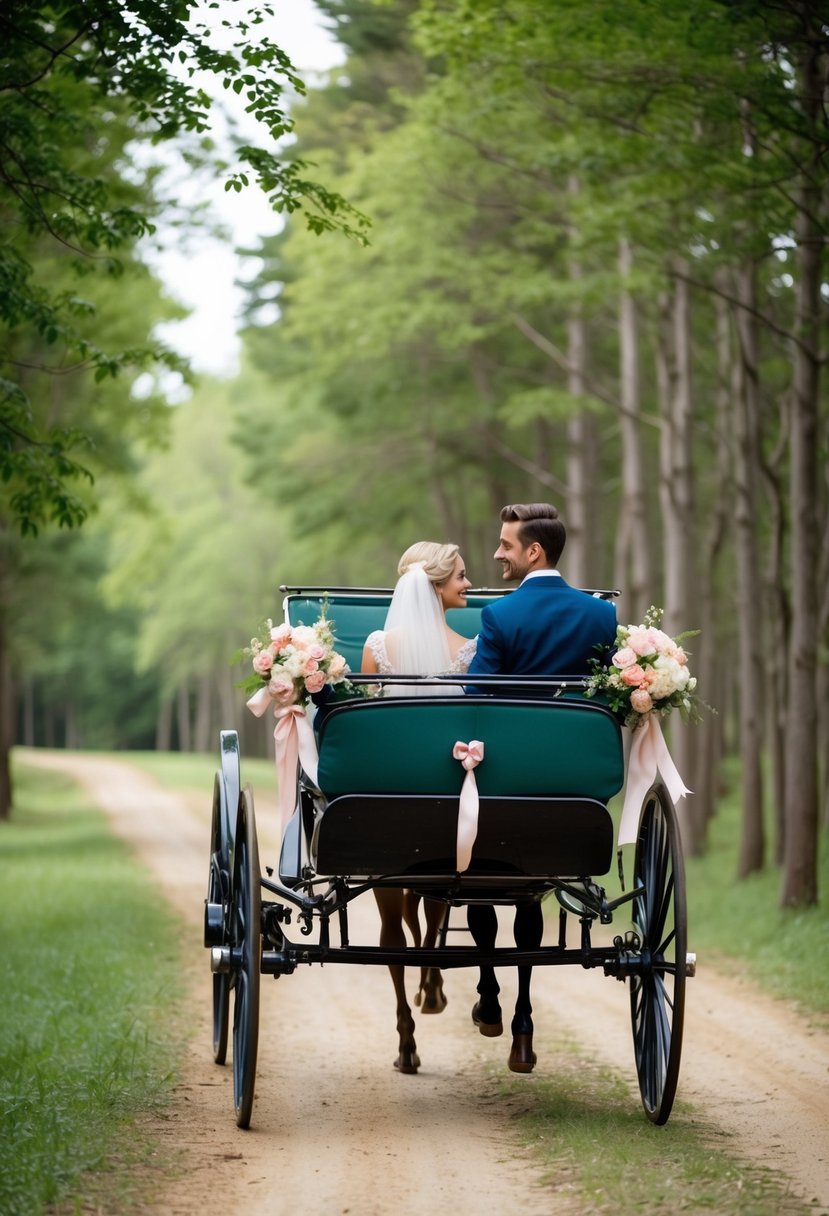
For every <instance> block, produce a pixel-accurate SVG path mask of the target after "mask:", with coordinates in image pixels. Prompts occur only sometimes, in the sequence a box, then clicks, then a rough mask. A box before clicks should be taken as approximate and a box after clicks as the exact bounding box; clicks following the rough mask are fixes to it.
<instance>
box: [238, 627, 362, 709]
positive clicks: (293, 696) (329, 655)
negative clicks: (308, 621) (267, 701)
mask: <svg viewBox="0 0 829 1216" xmlns="http://www.w3.org/2000/svg"><path fill="white" fill-rule="evenodd" d="M242 655H243V656H245V657H247V658H250V660H251V664H252V666H253V670H254V675H252V676H250V677H249V679H248V680H246V681H245V684H244V688H245V691H246V692H249V693H257V692H259V691H260V690H262V689H265V688H266V689H267V691H268V693H269V695H270V697H271V698H272V700H273V701H275V702H276V704H277V705H306V704H307V703H308V700H309V698H310V696H311V695H312V694H313V693H318V692H321V691H322V689H323V688H324V687H325V685H326V684H331V685H337V684H347V683H348V681H347V679H346V675H347V673H348V664H347V663H346V661H345V659H344V658H343V656H342V655H341V654H339V653H338V652H337V651H336V650H335V649H334V634H333V632H332V630H331V622H330V621H329V620H328V619H327V617H325V616H324V615H323V616H321V617H320V619H319V620H318V621H317V622H316V623H315V624H314V625H289V624H287V623H282V624H280V625H274V623H273V621H271V620H267V621H265V624H264V628H263V632H262V636H261V637H257V638H251V640H250V646H246V647H245V648H244V650H243V651H242Z"/></svg>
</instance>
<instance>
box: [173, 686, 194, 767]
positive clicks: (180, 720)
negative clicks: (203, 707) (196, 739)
mask: <svg viewBox="0 0 829 1216" xmlns="http://www.w3.org/2000/svg"><path fill="white" fill-rule="evenodd" d="M176 726H177V727H178V750H179V751H180V752H191V751H192V750H193V734H192V730H191V724H190V690H189V689H188V687H187V685H186V684H180V685H179V687H178V689H177V691H176Z"/></svg>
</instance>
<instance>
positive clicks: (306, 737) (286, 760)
mask: <svg viewBox="0 0 829 1216" xmlns="http://www.w3.org/2000/svg"><path fill="white" fill-rule="evenodd" d="M289 692H290V695H291V696H293V695H294V693H293V691H292V690H289ZM287 695H288V694H286V696H287ZM246 704H247V707H248V709H249V710H250V711H251V713H252V714H256V717H257V718H261V717H262V715H263V714H264V713H265V712H266V711H267V709H268V708H269V706H270V705H273V716H274V717H275V718H276V726H275V727H274V732H273V738H274V748H275V759H276V778H277V793H278V795H279V827H280V839H281V838H282V836H284V834H285V829H286V827H287V826H288V824H289V822H290V820H291V816H292V815H293V813H294V810H295V809H296V778H297V771H298V768H299V763H300V761H301V762H302V767H303V769H304V770H305V772H306V773H307V774H308V776H309V778H310V779H311V781H312V782H313V783H314V785H316V784H317V767H318V764H319V755H318V753H317V741H316V739H315V738H314V730H313V727H312V726H311V723H310V722H309V721H308V719H307V717H306V716H305V710H304V709H303V708H302V706H301V705H295V704H288V705H286V704H285V703H284V700H282V698H281V697H274V695H273V693H271V692H270V691H269V690H268V689H267V688H260V689H259V691H258V692H255V693H254V694H253V696H252V697H251V698H250V699H249V700H248V701H247V702H246Z"/></svg>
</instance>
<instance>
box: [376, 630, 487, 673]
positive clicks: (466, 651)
mask: <svg viewBox="0 0 829 1216" xmlns="http://www.w3.org/2000/svg"><path fill="white" fill-rule="evenodd" d="M477 641H478V640H477V638H470V639H469V641H468V642H464V644H463V646H461V648H460V650H459V651H458V653H457V654H456V655H455V659H454V662H453V663H452V664H451V666H450V667H449V669H448V671H447V672H445V673H440V674H446V675H455V674H456V673H459V674H462V673H463V672H465V671H468V670H469V664H470V663H471V662H472V659H473V658H474V656H475V650H476V647H477ZM366 646H368V648H369V650H370V651H371V653H372V654H373V656H374V659H375V662H376V663H377V670H378V672H379V673H380V675H381V676H390V675H391V674H392V672H393V668H392V665H391V663H390V662H389V656H388V655H387V653H386V635H385V632H384V631H383V630H382V629H375V630H374V632H373V633H370V634H369V635H368V637H367V638H366ZM406 674H407V675H408V674H409V673H408V672H407V673H406Z"/></svg>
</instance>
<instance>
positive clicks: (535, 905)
mask: <svg viewBox="0 0 829 1216" xmlns="http://www.w3.org/2000/svg"><path fill="white" fill-rule="evenodd" d="M543 934H544V914H543V913H542V911H541V903H540V902H539V901H538V900H533V901H532V903H528V904H518V905H516V908H515V921H514V924H513V935H514V937H515V945H516V947H517V948H518V949H519V950H537V949H538V947H539V946H540V945H541V938H542V936H543ZM532 974H533V969H532V967H531V966H530V965H528V964H526V963H524V964H521V965H520V966H519V967H518V999H517V1000H516V1002H515V1016H514V1017H513V1019H512V1049H511V1051H510V1055H509V1067H510V1069H511V1070H512V1071H513V1072H532V1070H533V1068H534V1067H535V1060H536V1056H535V1052H534V1051H533V1019H532V1012H533V1007H532V1003H531V1001H530V984H531V982H532Z"/></svg>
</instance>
